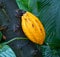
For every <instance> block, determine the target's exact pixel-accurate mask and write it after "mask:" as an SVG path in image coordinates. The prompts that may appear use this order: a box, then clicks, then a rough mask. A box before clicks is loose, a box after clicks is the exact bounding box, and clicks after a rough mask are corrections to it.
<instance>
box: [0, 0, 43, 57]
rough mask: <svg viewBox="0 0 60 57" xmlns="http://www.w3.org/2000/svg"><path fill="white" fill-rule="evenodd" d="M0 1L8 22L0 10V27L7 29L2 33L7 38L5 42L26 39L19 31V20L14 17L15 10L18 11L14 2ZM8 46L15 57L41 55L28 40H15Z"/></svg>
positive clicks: (20, 30)
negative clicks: (3, 5) (18, 38)
mask: <svg viewBox="0 0 60 57" xmlns="http://www.w3.org/2000/svg"><path fill="white" fill-rule="evenodd" d="M1 1H3V2H4V4H5V10H6V12H7V14H8V16H9V20H10V21H9V22H7V17H6V16H5V14H4V13H3V11H2V10H1V9H0V25H5V26H7V27H8V28H7V30H4V31H2V32H3V34H4V35H5V36H6V37H7V39H6V41H8V40H10V39H12V38H14V37H26V36H25V35H24V33H23V32H22V29H21V19H20V21H19V19H18V18H16V16H15V14H16V12H15V10H16V9H18V6H17V4H16V2H15V0H0V2H1ZM17 25H18V26H19V27H20V28H19V30H18V31H16V32H15V31H14V30H16V27H17ZM8 45H9V46H10V47H11V48H12V49H13V51H14V52H15V54H16V56H17V57H42V54H41V52H40V51H39V50H38V49H37V47H36V45H35V44H34V43H32V42H30V41H29V40H15V41H13V42H11V43H10V44H8Z"/></svg>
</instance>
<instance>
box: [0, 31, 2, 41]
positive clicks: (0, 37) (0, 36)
mask: <svg viewBox="0 0 60 57" xmlns="http://www.w3.org/2000/svg"><path fill="white" fill-rule="evenodd" d="M1 39H2V33H1V31H0V41H1Z"/></svg>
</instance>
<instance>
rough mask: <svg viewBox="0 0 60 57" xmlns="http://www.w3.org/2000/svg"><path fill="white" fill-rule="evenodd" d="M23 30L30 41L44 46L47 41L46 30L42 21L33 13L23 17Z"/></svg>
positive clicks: (27, 13) (25, 14)
mask: <svg viewBox="0 0 60 57" xmlns="http://www.w3.org/2000/svg"><path fill="white" fill-rule="evenodd" d="M21 19H22V23H21V25H22V30H23V32H24V33H25V35H26V36H27V38H28V39H29V40H31V41H32V42H34V43H36V44H40V45H42V44H43V43H44V40H45V29H44V27H43V25H42V23H41V21H40V20H39V19H38V18H37V17H36V16H35V15H33V14H32V13H30V12H26V13H24V14H23V16H22V17H21Z"/></svg>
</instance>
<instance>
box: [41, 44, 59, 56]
mask: <svg viewBox="0 0 60 57" xmlns="http://www.w3.org/2000/svg"><path fill="white" fill-rule="evenodd" d="M41 49H42V55H43V57H60V49H58V50H59V52H58V50H55V49H51V48H50V47H49V46H45V45H44V46H42V47H41Z"/></svg>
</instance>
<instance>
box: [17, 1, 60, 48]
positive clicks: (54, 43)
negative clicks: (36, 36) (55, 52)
mask: <svg viewBox="0 0 60 57" xmlns="http://www.w3.org/2000/svg"><path fill="white" fill-rule="evenodd" d="M16 2H17V4H18V7H19V9H22V10H26V11H30V12H32V13H33V14H34V15H36V16H37V17H38V18H39V19H40V21H41V22H42V24H43V26H44V28H45V30H46V39H45V43H48V44H49V45H50V46H51V47H53V48H60V0H16Z"/></svg>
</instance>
